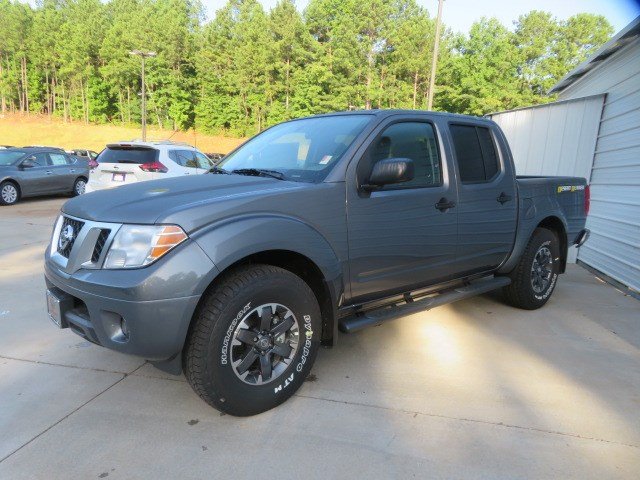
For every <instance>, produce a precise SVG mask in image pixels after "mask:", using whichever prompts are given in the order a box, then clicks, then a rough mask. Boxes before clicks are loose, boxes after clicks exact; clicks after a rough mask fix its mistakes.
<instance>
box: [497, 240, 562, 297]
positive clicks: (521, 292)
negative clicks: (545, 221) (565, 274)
mask: <svg viewBox="0 0 640 480" xmlns="http://www.w3.org/2000/svg"><path fill="white" fill-rule="evenodd" d="M559 272H560V246H559V242H558V237H557V236H556V234H555V233H553V232H552V231H550V230H547V229H546V228H537V229H536V230H535V231H534V232H533V234H532V235H531V239H530V240H529V243H528V244H527V247H526V248H525V251H524V253H523V254H522V257H521V258H520V262H519V263H518V266H517V267H516V268H515V269H514V270H513V271H512V272H511V273H510V274H509V276H510V277H511V285H508V286H506V287H504V288H503V293H504V296H505V300H506V301H507V303H509V304H510V305H512V306H514V307H518V308H523V309H525V310H535V309H537V308H540V307H542V306H543V305H544V304H545V303H547V301H548V300H549V298H550V297H551V294H552V293H553V290H554V288H555V286H556V282H557V280H558V274H559Z"/></svg>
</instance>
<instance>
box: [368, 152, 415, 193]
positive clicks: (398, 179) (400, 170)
mask: <svg viewBox="0 0 640 480" xmlns="http://www.w3.org/2000/svg"><path fill="white" fill-rule="evenodd" d="M413 176H414V166H413V160H411V159H409V158H387V159H384V160H380V161H379V162H376V164H375V165H374V166H373V171H372V172H371V175H370V176H369V181H368V182H367V184H365V185H362V188H364V189H365V190H368V191H371V190H376V189H378V188H380V187H383V186H384V185H390V184H394V183H402V182H408V181H409V180H413Z"/></svg>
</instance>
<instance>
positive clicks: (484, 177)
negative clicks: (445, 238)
mask: <svg viewBox="0 0 640 480" xmlns="http://www.w3.org/2000/svg"><path fill="white" fill-rule="evenodd" d="M449 129H450V132H451V139H452V143H453V150H454V153H455V158H456V164H457V168H458V176H459V178H460V187H459V189H458V240H457V243H458V251H457V255H456V256H457V262H458V264H457V266H456V268H455V270H456V271H457V272H460V273H463V274H471V273H475V272H481V271H485V270H491V269H494V268H495V267H497V266H498V265H500V264H501V263H502V261H503V260H504V259H505V258H506V257H507V256H508V255H509V253H510V252H511V249H512V248H513V243H514V241H515V235H516V226H517V223H518V219H517V216H518V210H517V203H518V202H517V198H516V196H517V191H516V184H515V173H514V172H513V169H512V168H513V167H512V163H511V162H510V161H509V159H508V158H506V149H501V148H497V146H498V145H499V144H500V142H499V141H498V140H499V138H498V137H497V136H496V135H495V132H494V131H493V130H492V129H491V128H489V127H488V126H486V127H485V126H481V125H470V124H458V123H455V124H451V125H450V126H449Z"/></svg>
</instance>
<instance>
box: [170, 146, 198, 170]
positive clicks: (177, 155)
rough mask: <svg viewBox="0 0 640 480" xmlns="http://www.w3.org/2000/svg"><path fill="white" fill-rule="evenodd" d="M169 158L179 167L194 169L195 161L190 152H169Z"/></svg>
mask: <svg viewBox="0 0 640 480" xmlns="http://www.w3.org/2000/svg"><path fill="white" fill-rule="evenodd" d="M169 158H170V159H171V160H173V161H174V162H176V163H177V164H178V165H180V166H181V167H187V168H196V167H197V164H196V160H195V158H193V152H192V151H191V150H169Z"/></svg>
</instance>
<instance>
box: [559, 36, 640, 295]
mask: <svg viewBox="0 0 640 480" xmlns="http://www.w3.org/2000/svg"><path fill="white" fill-rule="evenodd" d="M600 93H606V94H607V96H606V100H605V103H604V109H603V112H602V120H601V123H600V131H599V134H598V138H597V144H596V148H595V154H594V159H593V167H592V173H591V178H590V184H591V212H590V214H589V217H588V219H587V228H589V229H591V238H590V239H589V241H588V242H587V243H586V244H585V245H584V246H583V247H582V248H581V249H580V252H579V256H578V258H579V259H580V260H581V261H583V262H584V263H586V264H587V265H590V266H592V267H594V268H595V269H597V270H599V271H601V272H603V273H605V274H607V275H608V276H610V277H611V278H613V279H615V280H617V281H619V282H621V283H623V284H625V285H627V286H629V287H631V288H633V289H634V290H636V291H640V39H636V40H635V41H633V42H632V43H630V44H629V45H627V46H626V47H625V48H623V49H621V50H620V51H618V52H617V53H615V54H614V55H612V56H611V57H610V58H608V59H607V60H605V61H604V62H602V63H601V64H600V65H599V66H598V67H596V68H594V69H593V70H592V71H591V72H589V73H587V74H586V75H585V76H584V77H583V78H581V79H580V80H578V81H576V82H575V83H574V84H572V85H571V86H569V87H568V88H567V89H565V90H564V91H563V92H562V93H561V94H560V98H561V99H575V98H579V97H584V96H586V95H594V94H600Z"/></svg>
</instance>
